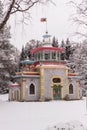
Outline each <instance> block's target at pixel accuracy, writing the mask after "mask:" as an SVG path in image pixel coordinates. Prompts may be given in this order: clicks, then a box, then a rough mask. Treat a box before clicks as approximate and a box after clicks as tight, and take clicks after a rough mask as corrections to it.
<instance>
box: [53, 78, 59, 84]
mask: <svg viewBox="0 0 87 130" xmlns="http://www.w3.org/2000/svg"><path fill="white" fill-rule="evenodd" d="M53 82H54V83H60V82H61V79H60V78H53Z"/></svg>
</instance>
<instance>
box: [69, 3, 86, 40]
mask: <svg viewBox="0 0 87 130" xmlns="http://www.w3.org/2000/svg"><path fill="white" fill-rule="evenodd" d="M70 3H71V4H72V5H73V7H74V9H75V10H76V13H75V14H74V15H73V16H72V17H73V20H74V22H75V23H77V24H78V25H79V26H78V31H77V32H76V34H78V35H81V36H83V37H85V38H87V0H79V2H77V1H76V2H75V0H71V1H70Z"/></svg>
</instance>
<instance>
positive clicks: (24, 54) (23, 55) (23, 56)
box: [20, 46, 27, 61]
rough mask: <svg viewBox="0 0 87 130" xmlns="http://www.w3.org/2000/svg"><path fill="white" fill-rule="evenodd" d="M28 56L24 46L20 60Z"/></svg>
mask: <svg viewBox="0 0 87 130" xmlns="http://www.w3.org/2000/svg"><path fill="white" fill-rule="evenodd" d="M26 58H27V53H26V51H25V48H24V46H23V47H22V51H21V54H20V61H22V60H25V59H26Z"/></svg>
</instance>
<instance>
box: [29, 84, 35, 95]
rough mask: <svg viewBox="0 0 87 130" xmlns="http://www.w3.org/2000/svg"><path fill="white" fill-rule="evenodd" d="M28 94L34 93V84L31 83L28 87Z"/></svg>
mask: <svg viewBox="0 0 87 130" xmlns="http://www.w3.org/2000/svg"><path fill="white" fill-rule="evenodd" d="M29 94H35V86H34V84H31V85H30V87H29Z"/></svg>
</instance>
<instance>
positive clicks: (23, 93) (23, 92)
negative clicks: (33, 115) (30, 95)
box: [21, 78, 26, 101]
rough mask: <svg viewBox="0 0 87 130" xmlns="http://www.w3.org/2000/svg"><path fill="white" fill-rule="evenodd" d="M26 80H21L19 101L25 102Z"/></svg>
mask: <svg viewBox="0 0 87 130" xmlns="http://www.w3.org/2000/svg"><path fill="white" fill-rule="evenodd" d="M25 83H26V78H22V89H21V101H25V85H26V84H25Z"/></svg>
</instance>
